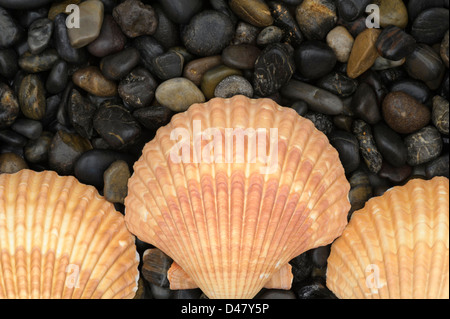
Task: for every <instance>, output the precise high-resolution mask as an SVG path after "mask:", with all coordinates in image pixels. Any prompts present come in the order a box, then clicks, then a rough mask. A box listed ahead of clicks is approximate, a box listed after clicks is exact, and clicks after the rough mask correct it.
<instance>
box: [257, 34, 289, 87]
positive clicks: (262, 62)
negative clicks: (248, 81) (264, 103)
mask: <svg viewBox="0 0 450 319" xmlns="http://www.w3.org/2000/svg"><path fill="white" fill-rule="evenodd" d="M291 49H292V47H290V46H289V45H288V44H280V43H275V44H270V45H268V46H267V47H266V48H265V49H264V50H263V51H262V53H261V55H260V56H259V57H258V59H257V60H256V62H255V69H254V73H253V82H252V84H253V89H254V90H255V94H257V95H259V96H269V95H271V94H274V93H275V92H277V91H278V90H279V89H280V88H281V87H282V86H283V85H285V84H286V83H288V81H289V80H290V79H291V77H292V75H293V74H294V70H295V62H294V59H293V56H292V53H291Z"/></svg>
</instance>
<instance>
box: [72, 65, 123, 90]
mask: <svg viewBox="0 0 450 319" xmlns="http://www.w3.org/2000/svg"><path fill="white" fill-rule="evenodd" d="M72 81H73V83H74V84H75V85H77V86H79V87H80V88H82V89H83V90H85V91H86V92H89V93H91V94H93V95H97V96H101V97H107V96H114V95H116V93H117V84H116V83H115V82H113V81H111V80H109V79H107V78H106V77H105V76H104V75H103V74H102V72H101V71H100V69H99V68H98V67H96V66H88V67H85V68H81V69H78V70H77V71H76V72H75V73H74V74H73V76H72Z"/></svg>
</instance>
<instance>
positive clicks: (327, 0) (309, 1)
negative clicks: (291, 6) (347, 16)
mask: <svg viewBox="0 0 450 319" xmlns="http://www.w3.org/2000/svg"><path fill="white" fill-rule="evenodd" d="M295 18H296V19H297V22H298V25H299V26H300V30H301V31H302V33H303V34H304V35H305V37H306V38H308V39H310V40H311V39H316V40H321V39H324V38H325V36H326V35H327V34H328V32H329V31H330V30H331V29H333V28H334V27H335V26H336V22H337V14H336V5H335V3H334V1H331V0H304V1H303V2H302V3H301V4H300V5H299V6H298V7H297V8H296V15H295Z"/></svg>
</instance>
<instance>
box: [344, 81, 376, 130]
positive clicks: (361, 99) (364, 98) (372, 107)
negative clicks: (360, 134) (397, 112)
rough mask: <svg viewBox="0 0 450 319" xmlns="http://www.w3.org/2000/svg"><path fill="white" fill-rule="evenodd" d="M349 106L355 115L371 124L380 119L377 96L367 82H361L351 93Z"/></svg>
mask: <svg viewBox="0 0 450 319" xmlns="http://www.w3.org/2000/svg"><path fill="white" fill-rule="evenodd" d="M351 106H352V109H353V112H354V113H355V115H356V116H357V117H359V118H360V119H362V120H364V121H365V122H367V123H369V124H371V125H373V124H376V123H378V122H379V121H380V120H381V113H380V108H379V107H378V101H377V96H376V95H375V92H374V90H373V89H372V87H371V86H370V85H369V84H367V83H361V84H360V85H359V87H358V89H357V90H356V92H355V94H354V95H353V99H352V104H351Z"/></svg>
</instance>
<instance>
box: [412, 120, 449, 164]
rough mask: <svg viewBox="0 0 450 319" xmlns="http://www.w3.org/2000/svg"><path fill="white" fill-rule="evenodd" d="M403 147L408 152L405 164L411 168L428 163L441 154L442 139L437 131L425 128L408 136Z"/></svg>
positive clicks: (428, 127) (430, 127) (433, 128)
mask: <svg viewBox="0 0 450 319" xmlns="http://www.w3.org/2000/svg"><path fill="white" fill-rule="evenodd" d="M405 145H406V148H407V150H408V156H407V163H408V164H409V165H411V166H416V165H420V164H423V163H427V162H430V161H432V160H434V159H436V158H437V157H439V155H440V154H441V152H442V147H443V143H442V139H441V135H440V134H439V131H438V130H437V129H436V128H435V127H433V126H426V127H424V128H423V129H421V130H419V131H418V132H415V133H413V134H411V135H408V136H407V137H406V138H405Z"/></svg>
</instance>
